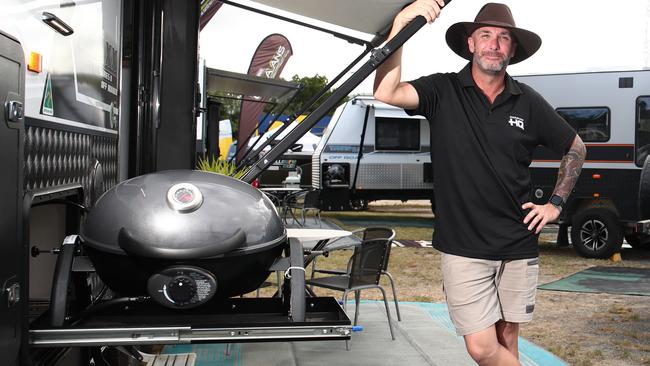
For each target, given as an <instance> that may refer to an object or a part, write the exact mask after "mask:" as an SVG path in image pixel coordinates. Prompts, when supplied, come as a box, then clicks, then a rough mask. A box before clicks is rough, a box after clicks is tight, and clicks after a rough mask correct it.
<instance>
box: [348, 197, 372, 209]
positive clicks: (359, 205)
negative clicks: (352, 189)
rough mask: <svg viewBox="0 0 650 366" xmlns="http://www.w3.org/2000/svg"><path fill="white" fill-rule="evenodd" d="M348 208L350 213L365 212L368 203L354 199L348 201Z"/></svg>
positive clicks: (360, 199) (361, 199)
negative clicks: (350, 210)
mask: <svg viewBox="0 0 650 366" xmlns="http://www.w3.org/2000/svg"><path fill="white" fill-rule="evenodd" d="M350 208H351V209H352V211H365V210H367V209H368V201H366V200H364V199H363V198H355V199H351V200H350Z"/></svg>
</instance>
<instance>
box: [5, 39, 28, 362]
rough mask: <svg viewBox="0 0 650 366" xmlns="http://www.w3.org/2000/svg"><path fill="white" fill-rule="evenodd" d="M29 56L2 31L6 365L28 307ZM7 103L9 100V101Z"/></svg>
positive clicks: (17, 343) (15, 356) (15, 347)
mask: <svg viewBox="0 0 650 366" xmlns="http://www.w3.org/2000/svg"><path fill="white" fill-rule="evenodd" d="M23 60H24V56H23V51H22V47H21V46H20V43H18V41H16V40H15V39H13V38H11V37H9V36H7V35H5V34H3V33H2V32H0V72H1V73H2V78H0V100H1V101H3V103H2V104H0V106H1V107H0V121H1V122H0V154H1V155H2V159H0V169H1V170H2V172H3V174H2V175H0V189H2V192H3V193H4V195H3V199H2V201H3V203H2V210H0V258H2V259H1V260H0V285H1V286H2V287H1V288H0V339H1V341H0V355H2V357H3V362H2V363H3V365H9V366H13V365H17V363H18V350H19V348H20V341H21V335H22V331H21V323H22V316H23V311H24V306H23V304H24V303H25V299H24V296H23V295H24V294H23V292H24V290H25V284H24V282H25V281H24V280H25V275H24V271H25V260H21V258H26V255H25V254H26V253H23V251H24V249H23V240H22V232H23V224H22V222H23V220H22V214H21V212H22V206H21V203H22V198H23V159H22V143H23V142H22V141H23V135H24V128H23V123H24V118H23V114H24V109H23V108H24V103H25V98H24V93H25V76H24V61H23ZM5 101H6V103H4V102H5Z"/></svg>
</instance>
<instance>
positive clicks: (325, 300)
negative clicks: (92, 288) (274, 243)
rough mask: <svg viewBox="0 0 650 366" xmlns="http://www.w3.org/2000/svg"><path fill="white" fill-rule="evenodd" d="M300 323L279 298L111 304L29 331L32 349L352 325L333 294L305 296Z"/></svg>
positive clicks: (334, 335) (304, 332)
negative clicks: (168, 305)
mask: <svg viewBox="0 0 650 366" xmlns="http://www.w3.org/2000/svg"><path fill="white" fill-rule="evenodd" d="M305 318H306V319H305V321H304V322H293V321H291V319H290V317H289V316H288V315H287V311H286V307H285V306H283V304H282V300H281V299H280V298H231V299H225V300H223V301H219V302H217V303H215V304H214V305H210V304H208V305H206V306H203V307H199V308H195V309H189V310H170V309H165V308H161V307H160V306H157V305H151V304H135V305H129V307H128V308H126V309H125V308H124V306H120V307H116V308H109V309H106V310H103V311H101V312H97V313H96V314H93V315H92V316H90V317H88V318H87V319H84V320H82V321H79V322H77V323H76V324H75V325H74V326H67V327H61V328H52V327H47V326H45V325H43V324H39V323H40V322H38V321H36V322H35V323H33V324H32V326H31V327H30V331H29V342H30V344H31V345H32V346H33V347H61V346H79V347H83V346H99V345H106V346H109V345H145V344H181V343H228V342H264V341H266V342H273V341H275V342H288V341H308V340H346V339H350V333H351V330H352V326H351V323H350V319H349V318H348V316H347V315H346V314H345V312H344V311H343V309H342V308H341V306H340V305H339V303H338V302H337V301H336V299H334V298H333V297H309V298H307V299H306V316H305Z"/></svg>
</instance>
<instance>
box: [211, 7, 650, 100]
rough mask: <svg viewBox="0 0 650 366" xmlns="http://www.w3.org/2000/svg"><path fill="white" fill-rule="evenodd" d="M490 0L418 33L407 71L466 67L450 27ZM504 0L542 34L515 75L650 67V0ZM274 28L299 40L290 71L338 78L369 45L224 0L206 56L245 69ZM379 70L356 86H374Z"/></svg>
mask: <svg viewBox="0 0 650 366" xmlns="http://www.w3.org/2000/svg"><path fill="white" fill-rule="evenodd" d="M323 1H326V0H323ZM485 2H486V1H485V0H481V1H478V0H454V1H452V2H451V3H450V4H449V5H448V6H447V7H446V8H445V9H444V10H443V12H442V14H441V16H440V17H439V18H438V19H437V20H436V21H435V22H434V23H433V24H429V25H427V26H425V27H424V28H422V29H421V30H420V31H419V32H418V33H417V34H416V35H415V36H413V38H411V39H410V40H409V41H408V42H407V43H406V44H405V45H404V51H403V71H402V78H403V79H404V80H410V79H415V78H417V77H419V76H422V75H428V74H431V73H435V72H452V71H458V70H460V69H461V68H462V67H463V66H464V65H465V64H466V62H467V61H465V60H464V59H462V58H460V57H459V56H457V55H456V54H454V53H453V52H452V51H451V50H450V49H449V48H448V47H447V44H446V42H445V39H444V35H445V32H446V30H447V28H448V27H449V26H450V25H452V24H454V23H456V22H462V21H472V20H473V19H474V17H475V16H476V13H477V12H478V10H479V9H480V8H481V6H483V4H485ZM502 2H503V3H505V4H507V5H508V6H509V7H510V9H511V10H512V13H513V15H514V18H515V21H516V23H517V26H518V27H521V28H524V29H527V30H530V31H533V32H535V33H537V34H538V35H539V36H540V37H541V38H542V46H541V48H540V50H539V51H538V52H537V53H536V54H535V55H533V56H532V57H531V58H529V59H528V60H525V61H523V62H521V63H519V64H516V65H512V66H510V67H509V68H508V72H509V73H510V74H511V75H527V74H546V73H567V72H569V73H570V72H585V71H605V70H607V71H612V70H640V69H644V68H650V44H649V43H650V0H622V1H611V0H609V1H604V0H546V1H531V0H509V1H505V0H502ZM359 16H363V15H362V14H360V15H359ZM272 33H280V34H283V35H284V36H286V37H287V39H288V40H289V42H290V43H291V45H292V48H293V56H292V57H291V58H290V59H289V61H288V62H287V65H286V66H285V68H284V71H283V72H282V75H281V76H282V77H283V78H285V79H290V78H291V77H292V76H293V75H295V74H297V75H299V76H301V77H302V76H313V75H315V74H319V75H325V76H327V77H328V78H329V79H330V80H331V79H333V78H334V77H335V76H336V75H338V73H339V72H340V71H341V70H343V68H344V67H346V66H347V65H348V64H349V63H350V62H351V61H352V60H354V59H355V58H356V57H357V56H358V55H359V54H361V52H363V48H362V47H361V46H359V45H354V44H350V43H347V42H346V41H343V40H341V39H338V38H335V37H333V36H331V35H329V34H325V33H322V32H318V31H315V30H311V29H308V28H305V27H302V26H298V25H293V24H289V23H287V22H284V21H280V20H276V19H273V18H270V17H267V16H263V15H258V14H254V13H251V12H248V11H244V10H240V9H237V8H233V7H231V6H228V5H223V6H222V7H221V9H219V11H218V12H217V14H216V15H215V16H214V17H213V18H212V20H211V21H210V23H209V24H208V25H207V26H206V27H205V28H204V29H203V31H202V32H201V34H200V38H199V41H200V56H201V57H202V58H203V59H205V63H206V65H207V66H208V67H211V68H217V69H224V70H228V71H234V72H241V73H245V72H247V70H248V65H249V63H250V60H251V58H252V56H253V52H254V51H255V49H256V48H257V46H258V44H259V43H260V42H261V40H262V39H264V38H265V37H266V36H268V35H269V34H272ZM350 73H351V72H350ZM373 77H374V74H373V75H371V76H370V77H369V78H368V79H367V80H365V81H364V82H363V83H361V85H359V87H357V88H356V89H355V90H354V92H353V94H364V93H365V94H368V93H371V92H372V79H373Z"/></svg>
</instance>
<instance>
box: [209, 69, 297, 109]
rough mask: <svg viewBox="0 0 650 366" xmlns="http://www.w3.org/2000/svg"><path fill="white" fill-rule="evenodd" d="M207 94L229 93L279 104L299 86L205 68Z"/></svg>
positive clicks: (282, 81)
mask: <svg viewBox="0 0 650 366" xmlns="http://www.w3.org/2000/svg"><path fill="white" fill-rule="evenodd" d="M206 80H207V82H206V92H207V93H208V94H212V95H214V94H217V93H231V94H237V95H243V96H247V97H249V98H250V97H252V98H257V97H260V98H261V99H262V100H266V101H267V102H268V101H275V102H281V101H283V100H286V99H287V98H290V97H291V96H293V94H295V93H296V92H297V91H298V90H299V89H300V84H297V83H292V82H289V81H285V80H277V79H268V78H263V77H259V76H253V75H247V74H240V73H236V72H231V71H225V70H218V69H212V68H206Z"/></svg>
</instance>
